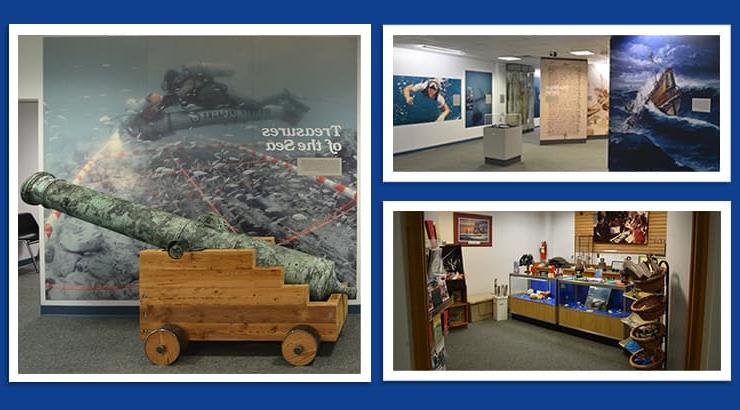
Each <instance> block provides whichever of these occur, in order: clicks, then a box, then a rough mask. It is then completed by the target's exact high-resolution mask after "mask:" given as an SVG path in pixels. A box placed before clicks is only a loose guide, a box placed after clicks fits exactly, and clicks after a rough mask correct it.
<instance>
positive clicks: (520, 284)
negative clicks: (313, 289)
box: [386, 203, 729, 380]
mask: <svg viewBox="0 0 740 410" xmlns="http://www.w3.org/2000/svg"><path fill="white" fill-rule="evenodd" d="M502 204H505V203H502ZM406 205H408V206H406V207H404V208H403V209H405V210H409V209H412V208H409V206H411V203H406ZM611 205H612V206H610V207H609V208H608V209H612V210H609V211H597V210H593V211H552V212H544V211H537V210H531V208H532V206H531V204H530V206H528V207H527V205H526V204H525V205H521V206H518V207H514V206H508V207H506V206H505V205H503V206H499V207H496V206H490V207H488V209H489V210H487V211H479V212H476V211H469V210H466V211H465V212H455V211H437V210H435V211H424V212H422V211H418V212H417V211H404V212H398V211H396V212H393V216H392V218H393V223H392V226H393V245H392V246H393V270H392V279H391V277H390V276H386V278H387V280H392V282H393V286H392V289H393V293H392V296H391V295H390V294H386V297H392V298H393V311H392V314H390V313H389V314H388V315H387V316H386V320H389V319H390V318H391V316H392V322H393V327H392V329H393V332H392V335H393V336H392V352H393V359H392V363H393V371H404V370H450V371H466V370H469V371H473V370H475V371H481V370H487V371H523V370H525V371H527V370H528V371H541V370H563V371H568V370H570V371H573V370H591V371H594V370H600V371H627V372H631V371H635V370H639V371H647V370H720V368H721V367H723V366H727V362H726V361H724V362H723V357H722V352H721V350H722V348H726V347H727V346H722V342H721V341H722V340H727V339H724V338H725V337H728V336H729V334H727V333H726V330H725V331H723V330H722V324H723V322H722V318H721V315H720V306H721V304H722V302H723V301H722V300H721V299H722V298H721V296H720V295H721V294H722V295H724V296H727V295H728V292H727V289H724V290H723V289H722V285H723V284H725V283H726V282H723V283H721V280H720V279H721V264H720V260H721V259H720V258H721V256H724V254H723V255H721V252H722V251H726V250H727V249H728V247H726V246H725V245H727V244H722V243H720V242H721V240H722V237H721V236H722V233H721V230H723V229H725V228H724V227H725V226H727V225H726V222H727V220H728V219H729V215H728V211H727V210H725V209H724V208H722V207H716V206H715V207H714V208H706V207H704V209H709V210H707V211H687V210H685V209H686V208H685V207H684V208H683V209H682V210H675V211H659V210H649V211H645V210H642V211H640V210H614V204H611ZM442 206H444V205H442V204H436V205H432V204H430V206H429V207H426V209H447V208H442ZM656 206H657V204H656ZM419 208H425V207H422V206H420V207H419ZM525 208H526V209H525ZM559 208H561V207H559ZM674 208H675V207H674ZM490 209H501V210H500V211H490ZM517 209H523V210H521V211H517ZM540 209H541V208H540ZM592 209H593V208H592ZM651 209H653V208H651ZM658 209H660V208H658ZM663 209H665V208H663ZM386 224H389V223H388V222H386ZM725 234H726V233H725ZM721 249H722V251H721ZM722 280H723V281H724V280H726V278H723V279H722ZM725 319H726V318H725ZM726 329H727V328H726ZM388 347H390V346H388ZM725 359H726V358H725ZM692 373H693V372H692ZM642 374H647V373H644V372H643V373H642ZM697 374H701V373H697ZM460 377H462V378H465V376H460ZM532 377H534V378H535V379H537V378H539V377H542V374H540V373H535V374H533V376H532ZM629 377H630V376H625V379H626V380H627V379H629ZM656 377H660V376H656ZM611 379H612V380H614V379H622V378H621V377H619V376H613V377H612V378H611Z"/></svg>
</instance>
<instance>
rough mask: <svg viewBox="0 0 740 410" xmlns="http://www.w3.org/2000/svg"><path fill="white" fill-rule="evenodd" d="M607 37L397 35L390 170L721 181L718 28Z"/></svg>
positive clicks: (721, 47)
mask: <svg viewBox="0 0 740 410" xmlns="http://www.w3.org/2000/svg"><path fill="white" fill-rule="evenodd" d="M558 30H566V29H558ZM605 30H606V29H602V30H600V31H601V32H602V34H600V35H587V32H586V33H583V30H577V33H579V34H582V35H552V34H549V33H547V32H546V31H545V30H538V31H536V32H537V33H541V34H538V35H526V36H525V35H507V33H506V32H505V30H498V31H497V33H498V34H499V35H469V34H470V33H471V32H474V31H475V30H474V29H468V30H465V32H464V35H445V34H455V33H453V31H454V29H445V28H441V29H440V30H439V31H440V34H434V35H431V34H430V35H421V34H419V35H402V34H396V35H393V36H392V39H393V40H392V57H393V64H392V93H393V99H392V101H393V102H392V104H393V105H392V107H391V106H390V105H389V100H387V101H386V105H385V115H386V116H389V117H390V116H391V115H392V120H393V121H392V124H393V126H392V133H393V135H392V146H393V157H392V159H393V171H394V172H406V171H411V172H413V171H520V172H521V171H591V172H606V171H610V172H620V171H667V172H705V173H713V174H717V172H718V171H720V168H721V161H720V146H721V145H722V144H721V140H722V137H721V134H720V111H721V106H722V104H723V103H726V101H727V100H726V98H728V97H727V96H726V97H723V98H725V99H723V101H722V102H720V90H721V89H725V88H724V87H726V86H727V84H723V85H722V87H721V86H720V78H729V77H727V76H728V75H729V74H728V73H726V71H727V69H726V68H725V69H724V71H725V72H723V68H722V67H724V66H723V64H721V61H724V60H721V56H720V54H721V53H720V51H721V50H722V51H723V53H724V52H725V50H728V48H727V47H726V46H727V44H726V43H725V40H726V39H725V38H723V37H724V36H722V35H721V34H722V33H721V30H720V31H717V30H714V31H711V30H710V31H708V33H710V34H707V35H694V34H691V35H623V34H620V35H604V34H603V32H604V31H605ZM418 31H420V32H422V30H418ZM427 31H428V30H427ZM483 31H485V30H483ZM553 31H556V30H553ZM572 31H573V30H570V32H572ZM622 31H629V29H623V30H622ZM655 31H659V30H655ZM695 31H696V30H695ZM728 31H729V30H728ZM551 32H552V31H551ZM388 47H390V46H388ZM386 55H390V54H389V53H388V52H386ZM384 80H385V87H386V91H388V92H390V91H391V90H389V88H390V87H391V84H390V83H391V73H390V72H389V71H386V72H385V77H384ZM391 110H392V113H391ZM726 115H727V114H725V116H726ZM725 120H726V119H723V121H725ZM388 124H389V123H388ZM725 124H729V123H725ZM386 130H387V131H390V128H388V127H387V128H386ZM725 137H726V138H729V135H725Z"/></svg>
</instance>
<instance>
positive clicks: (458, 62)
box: [386, 48, 506, 153]
mask: <svg viewBox="0 0 740 410" xmlns="http://www.w3.org/2000/svg"><path fill="white" fill-rule="evenodd" d="M505 69H506V67H505V66H504V65H503V64H496V63H494V62H493V61H484V60H476V59H472V58H466V57H460V56H454V55H449V54H440V53H433V52H426V51H421V50H412V49H407V48H394V49H393V74H394V75H413V76H420V77H427V76H428V77H446V78H459V79H461V80H462V90H463V92H464V90H465V70H476V71H486V72H492V73H493V113H494V117H495V114H497V113H503V112H506V104H501V103H500V98H499V95H500V94H504V95H505V94H506V72H505ZM386 91H388V92H390V91H391V90H386ZM461 97H462V96H461ZM462 105H463V106H462V111H461V113H462V118H461V119H460V120H455V121H443V122H431V123H424V124H410V125H401V126H397V127H394V128H393V152H394V153H401V152H405V151H411V150H415V149H420V148H424V147H431V146H435V145H441V144H447V143H450V142H455V141H462V140H466V139H470V138H474V137H481V136H483V127H482V126H480V127H470V128H465V103H464V98H463V99H462Z"/></svg>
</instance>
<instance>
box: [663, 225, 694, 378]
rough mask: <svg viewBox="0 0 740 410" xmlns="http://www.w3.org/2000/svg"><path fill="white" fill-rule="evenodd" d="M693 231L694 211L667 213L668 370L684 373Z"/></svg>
mask: <svg viewBox="0 0 740 410" xmlns="http://www.w3.org/2000/svg"><path fill="white" fill-rule="evenodd" d="M692 230H693V213H692V212H668V237H667V238H666V260H667V261H668V263H669V264H670V267H671V273H670V288H669V299H670V302H669V311H668V369H669V370H683V369H684V367H685V363H686V361H685V355H686V335H687V334H688V328H687V323H688V317H689V280H690V276H691V273H690V269H691V240H692V238H691V234H692Z"/></svg>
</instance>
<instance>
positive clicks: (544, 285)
mask: <svg viewBox="0 0 740 410" xmlns="http://www.w3.org/2000/svg"><path fill="white" fill-rule="evenodd" d="M509 289H510V290H511V293H510V296H509V310H510V311H511V314H512V315H518V316H523V317H528V318H530V319H536V320H541V321H543V322H548V323H552V324H557V298H558V295H557V293H558V286H557V279H555V278H548V277H546V276H542V277H541V276H533V275H526V274H519V273H511V274H509Z"/></svg>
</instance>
